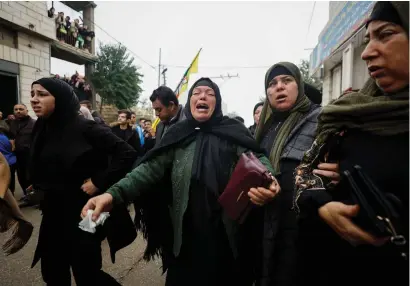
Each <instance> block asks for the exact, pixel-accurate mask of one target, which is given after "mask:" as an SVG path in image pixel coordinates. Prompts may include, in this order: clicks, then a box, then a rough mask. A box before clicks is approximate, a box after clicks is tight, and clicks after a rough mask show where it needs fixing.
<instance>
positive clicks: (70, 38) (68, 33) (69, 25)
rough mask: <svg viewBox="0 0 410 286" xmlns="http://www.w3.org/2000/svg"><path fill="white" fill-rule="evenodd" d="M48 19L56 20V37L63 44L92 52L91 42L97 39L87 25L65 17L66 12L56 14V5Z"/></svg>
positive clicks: (49, 12) (50, 11) (51, 9)
mask: <svg viewBox="0 0 410 286" xmlns="http://www.w3.org/2000/svg"><path fill="white" fill-rule="evenodd" d="M47 12H48V17H49V18H53V19H55V24H56V37H57V39H58V40H59V41H60V42H62V43H67V44H69V45H71V46H73V47H75V48H78V49H81V50H84V51H86V52H89V53H90V52H91V42H92V40H93V39H94V37H95V33H94V31H91V30H90V29H89V28H88V26H87V25H85V24H84V23H80V20H79V19H73V20H72V19H71V18H70V16H65V17H64V12H58V13H57V14H55V8H54V5H53V6H52V7H51V8H50V9H49V10H48V11H47Z"/></svg>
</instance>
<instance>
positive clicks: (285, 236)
mask: <svg viewBox="0 0 410 286" xmlns="http://www.w3.org/2000/svg"><path fill="white" fill-rule="evenodd" d="M320 111H321V106H320V105H316V104H312V105H311V107H310V110H309V112H308V113H307V114H306V116H305V117H303V118H302V119H301V120H300V122H299V123H298V124H296V126H295V127H294V128H293V130H292V132H291V133H290V135H289V137H288V138H287V141H286V143H285V147H284V150H283V152H282V155H281V162H283V161H284V160H292V161H296V162H300V161H301V160H302V158H303V155H304V153H305V151H307V150H308V149H309V148H310V147H311V146H312V143H313V141H314V136H315V133H316V127H317V118H318V115H319V113H320ZM288 183H289V184H292V182H288ZM289 184H287V185H289ZM292 197H293V192H292V190H286V191H285V190H284V189H283V188H282V192H281V193H280V195H279V196H278V197H277V198H276V199H275V200H273V201H272V202H271V203H270V204H268V205H266V206H265V217H264V231H263V243H262V247H263V251H262V253H263V254H262V255H263V257H262V269H261V273H260V275H261V278H260V280H259V281H258V283H257V284H256V285H258V286H259V285H260V286H269V285H275V286H278V285H279V286H285V285H286V286H287V285H292V277H294V275H297V273H294V269H295V262H296V255H297V250H296V240H297V224H296V216H295V214H294V212H293V211H292V210H291V207H292Z"/></svg>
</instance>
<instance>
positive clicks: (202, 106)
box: [195, 103, 209, 111]
mask: <svg viewBox="0 0 410 286" xmlns="http://www.w3.org/2000/svg"><path fill="white" fill-rule="evenodd" d="M195 107H196V109H197V110H198V111H207V110H208V109H209V106H208V104H206V103H199V104H197V105H196V106H195Z"/></svg>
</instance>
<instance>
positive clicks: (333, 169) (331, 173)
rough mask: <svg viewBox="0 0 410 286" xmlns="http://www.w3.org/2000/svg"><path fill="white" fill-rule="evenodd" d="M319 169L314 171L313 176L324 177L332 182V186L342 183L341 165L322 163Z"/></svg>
mask: <svg viewBox="0 0 410 286" xmlns="http://www.w3.org/2000/svg"><path fill="white" fill-rule="evenodd" d="M317 167H318V169H314V170H313V174H316V175H322V176H325V177H328V178H329V179H331V180H332V182H331V183H332V184H334V185H337V184H338V183H339V182H340V173H339V164H337V163H320V164H319V165H318V166H317Z"/></svg>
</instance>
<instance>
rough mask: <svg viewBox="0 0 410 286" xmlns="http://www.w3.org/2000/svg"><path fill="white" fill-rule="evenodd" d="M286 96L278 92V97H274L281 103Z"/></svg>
mask: <svg viewBox="0 0 410 286" xmlns="http://www.w3.org/2000/svg"><path fill="white" fill-rule="evenodd" d="M286 98H287V96H286V95H284V94H280V95H278V97H276V101H277V102H278V103H281V102H284V101H285V100H286Z"/></svg>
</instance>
